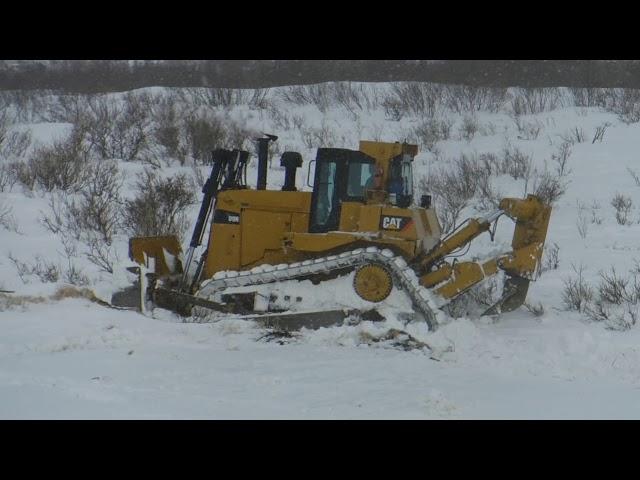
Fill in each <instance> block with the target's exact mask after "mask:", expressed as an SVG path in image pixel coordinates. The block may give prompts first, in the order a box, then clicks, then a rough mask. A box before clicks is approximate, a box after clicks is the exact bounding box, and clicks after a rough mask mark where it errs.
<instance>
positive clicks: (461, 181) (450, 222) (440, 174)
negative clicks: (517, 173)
mask: <svg viewBox="0 0 640 480" xmlns="http://www.w3.org/2000/svg"><path fill="white" fill-rule="evenodd" d="M452 164H453V165H452V168H451V169H448V168H440V169H438V170H434V171H433V172H432V173H431V174H430V175H429V176H428V177H424V178H422V179H421V180H420V182H419V187H420V189H421V190H422V191H424V192H429V193H431V194H433V196H434V202H435V205H436V211H437V212H438V218H439V220H440V223H441V224H442V230H443V232H444V233H448V232H450V231H452V230H454V229H455V228H456V226H457V222H458V218H459V216H460V213H461V212H462V210H464V208H465V207H467V205H468V204H469V201H470V200H471V199H472V198H473V196H474V195H475V194H476V191H477V190H478V185H479V182H480V181H481V178H483V177H484V176H485V175H486V171H483V169H482V166H481V165H480V163H479V162H478V161H477V159H476V158H475V157H471V156H467V155H464V154H463V155H462V156H461V157H459V158H457V159H455V160H453V161H452Z"/></svg>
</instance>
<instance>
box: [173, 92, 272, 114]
mask: <svg viewBox="0 0 640 480" xmlns="http://www.w3.org/2000/svg"><path fill="white" fill-rule="evenodd" d="M177 94H178V96H179V97H180V99H181V100H182V101H183V102H184V103H188V104H191V105H195V106H198V107H202V106H204V107H214V108H220V109H223V110H226V109H229V108H231V107H235V106H237V105H248V106H249V107H251V108H254V109H263V108H267V107H268V105H269V102H268V100H267V96H268V94H269V89H268V88H258V89H241V88H184V89H180V90H178V92H177Z"/></svg>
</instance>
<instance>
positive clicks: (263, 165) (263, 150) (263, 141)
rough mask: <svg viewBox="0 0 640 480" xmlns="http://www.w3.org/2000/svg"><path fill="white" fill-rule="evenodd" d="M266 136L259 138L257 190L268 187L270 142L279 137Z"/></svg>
mask: <svg viewBox="0 0 640 480" xmlns="http://www.w3.org/2000/svg"><path fill="white" fill-rule="evenodd" d="M264 136H265V137H266V138H258V140H257V141H258V182H257V185H256V189H257V190H266V189H267V162H268V161H269V142H275V141H276V140H278V137H276V136H275V135H269V134H267V133H265V134H264Z"/></svg>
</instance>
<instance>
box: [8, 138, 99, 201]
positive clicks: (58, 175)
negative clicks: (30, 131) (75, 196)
mask: <svg viewBox="0 0 640 480" xmlns="http://www.w3.org/2000/svg"><path fill="white" fill-rule="evenodd" d="M84 134H85V131H84V129H83V128H82V127H77V126H76V127H74V128H73V130H72V132H71V135H70V136H69V137H68V138H67V139H66V140H61V141H56V142H54V143H53V145H51V146H45V147H41V148H38V149H37V150H35V151H34V152H33V154H32V155H31V157H30V158H29V160H28V162H27V163H26V164H21V165H20V164H15V166H14V168H15V175H16V177H17V179H18V180H19V181H20V182H21V183H22V184H23V185H24V186H26V187H27V188H29V189H33V188H34V186H38V187H40V188H42V189H43V190H45V191H48V192H51V191H53V190H56V189H58V190H62V191H64V192H67V191H69V192H75V191H78V190H80V189H81V188H82V187H83V185H84V182H85V181H86V178H87V164H88V162H89V157H90V154H89V147H87V146H86V145H85V144H84Z"/></svg>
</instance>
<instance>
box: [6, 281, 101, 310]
mask: <svg viewBox="0 0 640 480" xmlns="http://www.w3.org/2000/svg"><path fill="white" fill-rule="evenodd" d="M67 298H84V299H87V300H89V301H90V302H94V303H97V304H99V305H103V306H107V305H108V303H107V302H105V301H104V300H100V299H99V298H98V297H96V294H95V293H94V292H93V291H92V290H90V289H88V288H78V287H74V286H72V285H63V286H61V287H60V288H58V289H57V290H56V291H55V293H54V294H53V295H49V296H46V297H45V296H42V295H38V296H34V295H15V294H7V293H0V311H3V310H14V309H16V308H22V307H26V306H27V305H30V304H40V303H50V302H52V301H53V302H59V301H61V300H64V299H67Z"/></svg>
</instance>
